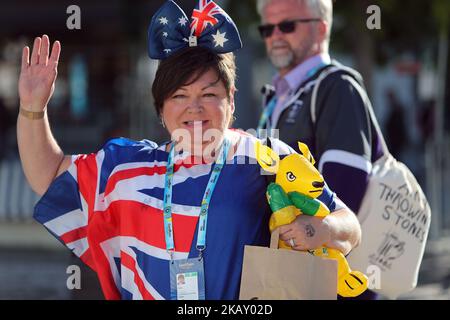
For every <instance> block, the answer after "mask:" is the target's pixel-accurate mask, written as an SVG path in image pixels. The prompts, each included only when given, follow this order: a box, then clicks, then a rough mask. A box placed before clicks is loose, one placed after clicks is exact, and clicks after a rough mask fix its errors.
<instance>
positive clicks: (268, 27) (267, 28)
mask: <svg viewBox="0 0 450 320" xmlns="http://www.w3.org/2000/svg"><path fill="white" fill-rule="evenodd" d="M314 21H320V19H296V20H289V21H283V22H280V23H278V24H263V25H261V26H259V27H258V30H259V33H260V34H261V37H263V38H269V37H270V36H272V34H273V31H274V30H275V27H278V29H280V31H281V32H283V33H292V32H294V31H295V26H296V23H307V22H314Z"/></svg>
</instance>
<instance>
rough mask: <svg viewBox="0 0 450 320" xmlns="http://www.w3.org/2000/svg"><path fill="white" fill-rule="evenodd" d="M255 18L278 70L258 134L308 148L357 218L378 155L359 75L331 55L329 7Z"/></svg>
mask: <svg viewBox="0 0 450 320" xmlns="http://www.w3.org/2000/svg"><path fill="white" fill-rule="evenodd" d="M258 11H259V14H260V16H261V18H262V25H261V26H260V27H259V31H260V33H261V36H262V37H263V39H264V41H265V45H266V49H267V53H268V56H269V58H270V60H271V62H272V64H273V65H274V66H275V68H276V69H277V70H278V74H277V75H276V76H275V78H274V80H273V85H274V86H273V91H272V90H266V93H265V94H266V100H267V101H266V102H267V105H266V108H265V110H264V113H263V115H262V117H261V120H260V125H259V128H266V129H279V138H280V139H281V140H283V141H284V142H286V143H287V144H289V145H290V146H291V147H293V148H296V145H297V141H302V142H304V143H306V144H307V145H308V146H309V147H310V150H311V152H312V154H313V156H314V158H315V159H316V161H317V163H318V168H319V170H320V171H321V172H322V174H323V176H324V177H325V180H326V181H327V183H328V184H329V185H330V187H331V189H332V190H333V191H335V192H336V193H337V195H338V196H339V198H340V199H342V200H343V201H344V202H345V203H346V204H347V206H349V207H350V209H352V210H353V212H355V213H357V212H358V210H359V208H360V205H361V201H362V199H363V196H364V193H365V190H366V187H367V182H368V176H369V173H370V171H371V167H372V163H373V162H375V161H376V160H377V159H379V158H380V157H381V156H382V155H383V148H382V140H381V133H380V130H379V128H378V124H377V121H376V119H375V117H374V115H373V111H372V107H371V105H370V101H369V99H368V98H367V94H366V92H365V90H364V88H363V85H362V79H361V76H360V75H359V74H358V73H357V72H356V71H354V70H352V69H350V68H346V67H344V66H342V65H341V64H339V63H337V62H336V61H332V60H331V58H330V55H329V53H328V47H329V42H330V31H331V26H332V19H333V18H332V15H333V7H332V2H331V0H258ZM319 80H320V81H319ZM316 86H317V88H316ZM315 88H316V90H315ZM314 91H316V93H315V96H316V98H314V99H313V96H314V94H313V93H314ZM312 100H314V101H312ZM369 296H371V295H370V294H366V295H365V296H364V298H370V297H369Z"/></svg>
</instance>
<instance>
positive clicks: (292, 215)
mask: <svg viewBox="0 0 450 320" xmlns="http://www.w3.org/2000/svg"><path fill="white" fill-rule="evenodd" d="M299 149H300V152H301V154H297V153H294V154H290V155H288V156H286V157H284V158H283V159H282V160H280V157H279V156H278V154H277V153H275V152H274V151H273V150H272V149H271V148H269V147H267V146H265V145H262V144H261V143H259V142H258V143H257V144H256V146H255V153H256V159H257V160H258V163H259V165H260V166H261V167H262V168H263V169H264V170H265V171H267V172H270V173H274V174H276V176H275V183H271V184H270V185H269V186H268V187H267V199H268V201H269V205H270V207H271V209H272V212H273V213H272V215H271V217H270V221H269V228H270V231H271V232H272V231H273V230H275V229H276V228H278V227H280V226H281V225H285V224H290V223H291V222H293V221H294V220H295V219H296V217H297V216H298V215H300V214H306V215H309V216H314V217H319V218H323V217H325V216H327V215H328V214H330V209H329V208H328V206H330V205H333V206H334V199H333V197H334V196H333V193H332V192H331V191H330V190H329V188H328V187H327V186H326V184H325V181H324V179H323V177H322V175H321V174H320V172H319V171H318V170H317V169H316V168H315V167H314V163H315V161H314V158H313V157H312V155H311V153H310V152H309V149H308V147H307V146H306V145H305V144H303V143H299ZM279 247H280V248H283V249H292V248H291V247H290V246H288V245H286V244H285V242H284V241H281V240H280V242H279ZM309 252H310V253H311V254H313V255H315V256H320V257H325V258H330V259H335V260H337V263H338V283H337V291H338V292H337V293H338V294H339V295H340V296H341V297H356V296H359V295H360V294H361V293H363V292H364V291H365V290H366V289H367V281H368V279H367V277H366V276H365V275H364V274H363V273H361V272H359V271H352V270H351V269H350V266H349V264H348V262H347V259H346V258H345V257H344V255H343V254H342V253H341V252H340V251H338V250H336V249H331V248H325V247H321V248H317V249H315V250H309Z"/></svg>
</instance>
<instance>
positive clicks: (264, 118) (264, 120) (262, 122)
mask: <svg viewBox="0 0 450 320" xmlns="http://www.w3.org/2000/svg"><path fill="white" fill-rule="evenodd" d="M327 65H328V64H327V63H324V62H321V63H320V64H319V65H317V66H316V67H314V68H312V69H311V70H310V71H309V72H308V73H307V74H306V79H308V78H311V77H313V76H314V75H315V74H316V73H317V72H318V71H319V70H321V69H322V68H323V67H325V66H327ZM286 101H289V99H286ZM276 105H277V98H276V97H274V98H273V99H272V100H270V102H269V104H268V105H267V107H266V108H264V110H263V113H262V114H261V118H260V119H259V122H258V131H259V130H260V129H264V127H265V126H266V129H267V130H270V129H272V128H271V125H270V122H269V121H268V120H269V119H270V118H271V117H272V114H273V111H274V110H275V107H276Z"/></svg>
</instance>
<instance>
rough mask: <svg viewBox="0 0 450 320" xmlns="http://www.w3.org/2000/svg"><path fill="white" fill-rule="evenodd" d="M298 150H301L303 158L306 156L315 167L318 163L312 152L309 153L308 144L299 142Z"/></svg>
mask: <svg viewBox="0 0 450 320" xmlns="http://www.w3.org/2000/svg"><path fill="white" fill-rule="evenodd" d="M298 148H299V150H300V154H301V155H302V156H304V157H305V158H306V159H307V160H308V161H309V162H311V164H312V165H314V164H315V163H316V161H315V160H314V157H313V156H312V154H311V151H309V148H308V146H307V145H306V144H304V143H302V142H299V143H298Z"/></svg>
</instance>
